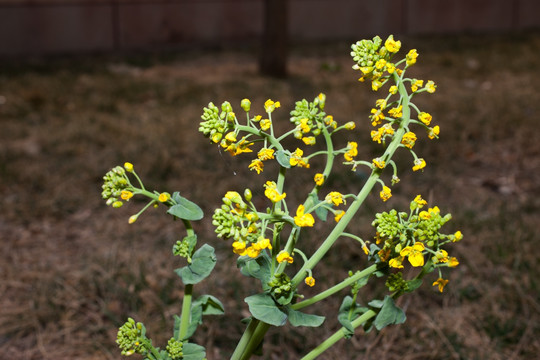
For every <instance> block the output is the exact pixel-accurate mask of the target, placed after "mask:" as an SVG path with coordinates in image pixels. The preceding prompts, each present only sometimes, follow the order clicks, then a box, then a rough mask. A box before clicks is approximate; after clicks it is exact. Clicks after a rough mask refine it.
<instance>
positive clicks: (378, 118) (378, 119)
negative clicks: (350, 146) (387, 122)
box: [369, 108, 384, 126]
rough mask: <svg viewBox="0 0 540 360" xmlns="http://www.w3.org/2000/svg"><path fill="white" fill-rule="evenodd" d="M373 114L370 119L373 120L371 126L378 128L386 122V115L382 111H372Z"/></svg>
mask: <svg viewBox="0 0 540 360" xmlns="http://www.w3.org/2000/svg"><path fill="white" fill-rule="evenodd" d="M371 114H372V115H370V116H369V117H370V118H371V125H373V126H377V125H379V124H380V123H382V121H383V120H384V114H383V112H382V110H379V109H375V108H373V109H371Z"/></svg>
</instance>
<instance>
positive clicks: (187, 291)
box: [177, 284, 193, 341]
mask: <svg viewBox="0 0 540 360" xmlns="http://www.w3.org/2000/svg"><path fill="white" fill-rule="evenodd" d="M192 296H193V284H186V286H185V288H184V300H183V302H182V314H181V317H180V332H179V333H178V339H177V340H179V341H182V340H184V339H185V338H186V334H187V332H188V328H189V323H190V322H191V299H192Z"/></svg>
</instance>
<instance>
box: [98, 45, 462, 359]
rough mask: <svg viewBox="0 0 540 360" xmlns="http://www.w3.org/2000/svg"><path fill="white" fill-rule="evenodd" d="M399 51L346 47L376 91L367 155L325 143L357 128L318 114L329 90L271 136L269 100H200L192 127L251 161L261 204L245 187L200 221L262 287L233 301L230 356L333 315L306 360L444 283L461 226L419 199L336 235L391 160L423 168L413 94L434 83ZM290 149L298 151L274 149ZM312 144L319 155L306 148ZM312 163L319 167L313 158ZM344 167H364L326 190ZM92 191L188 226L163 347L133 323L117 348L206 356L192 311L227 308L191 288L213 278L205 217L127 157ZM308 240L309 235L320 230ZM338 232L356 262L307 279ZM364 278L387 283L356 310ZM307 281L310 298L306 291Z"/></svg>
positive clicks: (422, 130)
mask: <svg viewBox="0 0 540 360" xmlns="http://www.w3.org/2000/svg"><path fill="white" fill-rule="evenodd" d="M400 50H401V42H400V41H397V40H395V39H394V38H393V36H389V37H388V38H387V39H386V40H385V41H383V40H382V39H381V38H380V37H378V36H377V37H375V38H373V39H372V40H362V41H358V42H357V43H355V44H353V45H352V47H351V56H352V60H353V68H354V69H355V70H357V71H358V72H359V74H360V81H361V82H366V83H369V84H371V89H372V90H373V91H377V92H379V93H381V94H382V95H381V97H380V98H379V99H378V100H377V101H376V102H375V104H374V106H373V108H372V109H371V112H370V114H366V119H369V121H370V122H371V125H372V126H373V130H372V131H371V133H370V137H371V141H373V142H375V143H376V144H377V146H379V147H380V152H379V154H378V156H377V157H375V158H373V159H366V158H362V157H361V155H360V154H359V151H358V143H357V142H355V141H349V142H347V143H339V141H336V136H335V135H336V134H337V133H340V132H344V131H350V130H352V129H354V128H355V123H354V122H352V121H349V122H344V123H340V122H339V120H338V119H334V117H333V116H332V115H331V114H328V113H327V112H326V102H327V98H326V96H325V94H322V93H321V94H319V95H317V96H315V97H314V99H313V100H311V101H308V100H305V99H304V100H301V101H298V102H296V105H295V107H294V109H292V111H290V115H289V116H288V118H289V119H288V121H289V122H290V127H289V130H288V131H286V132H284V133H278V132H277V130H275V127H274V125H275V124H276V123H277V122H278V121H286V120H278V119H279V118H283V110H282V108H281V104H280V102H279V101H277V100H271V99H269V100H267V101H266V102H265V103H264V105H263V106H262V107H261V109H260V112H258V111H254V109H252V104H251V101H250V100H249V99H244V100H242V101H241V103H240V104H238V105H239V106H238V108H236V109H235V108H233V105H231V104H230V103H229V102H227V101H225V102H223V103H222V104H221V105H220V106H217V105H215V104H214V103H209V104H208V105H207V106H206V107H204V109H203V114H202V117H201V118H202V121H201V122H200V125H199V131H200V132H201V133H202V135H204V136H205V137H207V138H208V139H209V142H210V143H211V144H217V145H218V146H220V147H221V148H222V149H224V151H226V152H228V153H229V154H230V155H231V156H245V157H248V158H249V160H250V163H249V165H248V167H249V169H250V170H252V171H253V172H254V173H256V174H258V176H256V178H257V179H260V181H259V182H257V183H255V184H253V186H252V188H251V189H257V192H258V193H261V194H264V202H261V201H257V202H255V201H253V194H252V191H251V189H249V188H248V189H244V190H243V191H240V192H238V191H235V190H230V191H228V192H226V193H225V194H224V195H223V198H222V204H221V206H220V207H218V208H217V209H215V211H214V213H213V215H212V219H211V222H212V225H213V226H214V228H215V234H216V236H217V237H218V238H221V239H223V240H224V241H227V242H228V243H229V244H230V251H232V252H233V253H234V254H236V255H235V256H237V267H238V270H237V271H239V272H241V273H242V274H243V275H245V276H247V277H250V278H253V279H254V280H255V281H257V282H258V283H260V287H259V292H258V293H257V294H255V295H250V296H246V297H245V299H244V301H245V307H246V309H247V310H249V313H250V314H251V315H250V317H249V319H247V322H246V328H245V332H244V333H243V335H242V336H241V337H239V339H238V343H237V346H236V349H235V351H234V353H233V354H232V355H231V359H235V360H240V359H249V358H251V356H252V355H254V354H255V353H259V354H260V352H261V349H263V350H264V348H263V347H262V344H263V343H264V337H265V334H266V332H267V331H268V329H269V328H270V327H273V326H275V327H280V326H284V325H285V324H290V325H291V326H305V327H319V326H324V324H325V318H326V317H328V316H335V317H336V318H337V319H338V321H339V323H340V325H341V327H340V328H338V329H336V331H335V333H334V334H333V335H331V336H330V337H328V338H327V339H322V341H321V342H320V344H319V345H318V346H317V347H315V348H313V349H306V354H305V355H304V356H303V358H302V359H314V358H316V357H317V356H319V355H321V354H322V353H323V352H324V351H325V350H327V349H328V348H329V347H331V346H332V345H334V344H335V343H336V342H338V341H340V340H342V339H349V338H351V337H352V336H354V335H355V329H357V328H363V329H364V330H365V331H369V330H371V329H373V330H374V331H375V330H377V331H378V330H381V329H382V328H384V327H386V326H388V325H391V324H401V323H403V322H404V321H405V319H406V316H405V312H404V310H403V309H401V308H399V306H398V305H397V304H396V301H395V300H396V299H397V298H398V297H400V296H402V295H406V294H407V293H410V292H413V291H415V290H416V289H418V288H419V287H420V286H421V285H422V284H423V282H424V280H425V279H429V280H428V283H429V284H430V285H432V286H434V287H435V288H436V289H437V290H438V291H440V292H441V293H442V292H443V291H444V288H445V286H447V283H448V280H447V275H446V274H445V273H446V271H447V268H454V267H456V266H458V264H459V261H458V260H457V259H456V257H454V256H452V255H451V252H452V251H451V245H452V243H454V242H457V241H460V240H461V239H462V238H463V235H462V233H461V232H460V231H457V232H454V233H445V232H444V230H443V226H444V225H445V224H446V223H447V222H448V221H450V220H451V215H450V214H445V213H444V212H443V211H442V210H441V209H439V208H438V207H437V206H436V205H433V204H428V203H427V201H426V200H425V198H424V197H422V195H421V194H411V197H410V198H411V201H410V205H409V206H408V208H405V209H395V210H390V211H388V212H381V213H378V214H375V216H374V219H373V220H372V227H373V231H372V233H370V234H356V233H351V232H349V231H348V229H347V228H348V225H349V224H350V223H351V222H352V221H353V220H354V219H355V218H357V217H358V216H359V210H360V209H361V207H362V205H363V204H364V202H365V200H366V198H367V197H368V195H370V194H371V193H376V194H377V195H378V196H379V197H380V201H383V202H387V201H391V198H392V188H393V187H394V186H398V185H397V184H398V182H399V181H400V180H399V177H398V175H399V171H398V169H399V167H402V166H408V167H410V168H411V169H412V170H413V171H415V172H422V171H424V169H425V168H427V164H426V161H425V160H424V159H423V158H422V156H421V155H422V154H417V153H416V151H415V144H416V142H418V141H421V140H420V139H421V138H427V141H429V140H431V139H437V138H438V136H439V133H440V127H439V125H436V124H433V123H435V121H434V119H432V116H431V115H430V114H429V112H427V111H425V110H423V109H419V108H418V107H417V106H416V105H415V104H414V103H413V100H414V98H415V97H416V96H420V95H425V94H423V93H427V94H428V95H429V94H430V93H433V92H435V91H436V88H437V87H436V85H435V83H434V82H433V81H432V80H427V79H426V80H424V79H414V78H408V77H406V73H407V70H408V69H409V68H410V67H411V66H413V65H415V64H416V62H417V59H418V53H417V51H416V50H415V49H412V50H410V51H408V52H407V53H406V54H405V56H404V57H403V56H402V57H400V56H398V53H399V52H400ZM328 100H330V99H328ZM366 121H367V120H366ZM279 128H282V126H280V127H279ZM294 139H296V140H294ZM285 140H287V141H285ZM368 140H369V138H368ZM290 143H295V144H297V145H296V146H293V147H286V146H285V145H284V144H290ZM315 144H319V146H318V148H320V147H322V148H323V150H317V151H312V150H311V149H313V148H314V147H313V145H315ZM397 151H404V152H407V153H409V154H410V157H409V159H410V160H409V161H408V163H405V164H397V163H396V162H395V161H394V159H393V158H394V154H395V153H396V152H397ZM316 158H318V159H317V160H318V161H314V159H316ZM270 162H275V163H277V165H278V166H274V167H271V168H272V169H277V171H276V173H269V172H270V171H268V170H267V166H266V165H267V164H269V163H270ZM312 164H322V166H320V167H319V166H315V165H313V166H312ZM343 164H344V165H345V166H347V167H350V169H351V170H352V171H357V169H358V168H359V167H363V168H364V169H365V170H366V171H367V172H368V174H369V176H368V177H367V178H366V179H365V180H362V183H359V184H358V186H357V191H356V192H354V193H342V192H340V191H339V189H335V188H332V187H331V186H327V179H328V178H329V177H330V176H331V174H332V172H333V171H335V169H336V165H339V166H343ZM398 165H399V166H398ZM295 172H309V173H310V177H312V179H313V180H312V181H309V182H307V183H305V184H303V188H304V190H305V192H304V194H302V195H301V196H302V199H303V200H302V201H301V202H298V201H297V200H294V199H291V198H292V197H287V176H288V175H293V176H294V173H295ZM296 195H298V194H295V197H294V198H295V199H296V198H297V196H296ZM102 196H103V198H104V199H105V200H106V202H107V205H110V206H112V207H113V208H118V207H121V206H123V205H124V204H125V203H127V202H129V200H130V199H131V198H132V197H135V196H138V197H143V198H146V199H147V200H148V202H147V204H146V206H144V207H143V208H142V209H141V210H140V211H138V212H137V213H136V214H134V215H133V216H131V217H130V218H129V223H135V222H136V221H138V219H139V218H140V217H141V215H142V213H143V212H144V211H146V210H147V209H148V208H150V207H152V206H159V207H161V208H165V209H166V213H167V214H169V215H171V216H172V217H174V218H177V219H179V220H181V221H182V223H183V224H184V226H185V234H184V236H183V239H182V240H179V241H177V242H176V243H175V244H173V245H172V252H173V254H174V255H175V256H178V257H180V258H183V259H184V260H183V261H184V263H185V266H183V267H181V268H179V269H177V270H175V272H176V274H177V275H178V276H179V277H180V278H181V280H182V282H183V284H184V289H183V291H184V296H183V299H182V306H181V310H180V314H179V315H175V317H174V320H175V323H174V329H172V336H171V338H170V340H169V341H168V343H167V344H163V345H161V347H158V346H156V345H154V344H153V342H152V340H151V339H150V337H149V336H148V334H147V332H146V328H145V326H144V324H143V323H142V322H138V321H136V320H134V319H132V318H130V319H128V320H127V322H126V323H125V324H124V325H122V327H120V329H119V331H118V337H117V344H118V346H119V348H120V351H121V353H122V355H125V356H129V355H132V354H139V355H142V357H143V358H145V359H152V360H157V359H162V360H165V359H173V360H177V359H186V360H202V359H205V358H206V352H205V349H204V347H203V346H201V345H199V344H196V343H195V342H193V341H192V336H193V334H194V333H195V332H196V330H197V327H198V325H200V324H201V323H202V322H203V318H204V319H205V321H207V320H206V317H205V316H206V315H220V314H223V313H224V312H225V311H226V309H224V306H223V304H222V302H221V301H220V300H219V299H217V298H216V297H214V296H212V295H199V296H197V297H195V296H194V295H195V291H194V286H195V285H196V284H198V283H199V282H201V281H203V280H204V279H206V278H207V277H209V276H212V275H213V273H212V272H213V270H214V267H215V265H216V261H217V260H218V259H217V257H216V253H215V250H214V248H213V247H212V246H211V245H209V243H211V242H212V241H215V239H208V240H207V241H205V242H203V241H201V239H199V238H198V237H197V234H196V233H195V231H194V229H193V227H192V222H194V221H200V220H203V218H204V214H203V212H202V210H201V208H200V207H199V206H198V205H197V204H195V203H194V202H192V201H191V200H188V199H187V198H185V197H183V196H181V195H180V193H179V192H172V193H169V192H162V191H155V190H148V189H146V187H145V186H144V183H143V181H142V180H141V178H140V177H139V176H138V174H137V172H136V170H135V167H134V165H133V164H131V163H128V162H126V163H125V164H124V165H123V166H116V167H115V168H113V169H112V170H110V171H109V172H108V173H107V174H106V175H105V177H104V185H103V192H102ZM261 204H264V205H261ZM208 221H210V220H208ZM319 222H320V223H325V225H324V226H326V227H327V228H328V232H327V235H324V238H322V239H318V240H319V241H318V242H317V243H319V244H320V245H319V246H318V247H317V248H315V249H313V246H314V245H313V242H312V241H309V243H306V240H305V238H304V237H301V236H300V235H301V234H302V233H304V232H309V231H310V230H312V229H313V228H314V226H315V224H317V223H319ZM317 226H319V224H317ZM313 236H320V232H319V233H318V234H314V235H313ZM340 238H350V239H352V240H353V241H355V242H356V243H357V245H358V246H359V249H361V250H362V253H363V254H365V257H366V262H365V263H366V264H367V266H365V267H363V268H352V269H346V270H348V275H347V276H346V277H345V278H343V279H342V280H341V281H339V282H337V283H333V284H327V283H324V282H323V281H318V279H317V265H318V264H319V263H320V262H324V261H325V256H326V255H327V254H328V253H329V252H330V251H332V250H333V248H334V245H335V243H336V241H337V240H338V239H340ZM291 264H295V266H294V267H293V266H291ZM293 269H294V270H293ZM405 274H406V275H405ZM432 274H434V275H432ZM370 281H373V282H381V283H383V284H385V286H386V288H387V291H386V295H385V296H383V297H381V298H373V299H371V300H370V301H369V302H367V303H363V304H360V303H358V299H359V297H358V294H359V293H360V292H361V291H362V288H363V287H364V286H365V285H366V284H367V283H368V282H370ZM306 287H312V288H314V289H317V290H319V292H318V293H316V295H314V296H310V297H306V296H305V295H304V294H303V290H304V289H306ZM344 289H349V295H347V296H345V297H344V298H343V299H342V302H341V307H340V308H339V311H338V312H337V313H336V314H324V316H323V315H322V314H317V310H316V306H315V307H314V310H313V311H310V313H306V312H305V311H304V309H305V308H307V307H310V306H314V305H316V304H317V303H318V302H320V301H322V300H324V299H326V298H328V297H331V296H339V293H340V292H341V291H342V290H344Z"/></svg>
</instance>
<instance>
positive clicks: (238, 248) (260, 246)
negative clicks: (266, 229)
mask: <svg viewBox="0 0 540 360" xmlns="http://www.w3.org/2000/svg"><path fill="white" fill-rule="evenodd" d="M232 247H233V252H234V253H235V254H238V255H240V256H246V255H247V256H249V257H250V258H256V257H257V256H259V254H260V253H261V251H263V250H264V249H269V250H271V249H272V244H271V243H270V239H266V238H260V239H259V240H258V241H257V242H255V243H252V244H251V245H249V246H247V244H246V242H244V241H235V242H233V244H232Z"/></svg>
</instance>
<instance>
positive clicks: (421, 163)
mask: <svg viewBox="0 0 540 360" xmlns="http://www.w3.org/2000/svg"><path fill="white" fill-rule="evenodd" d="M425 167H426V161H425V160H424V159H416V160H415V161H414V166H413V168H412V169H413V171H418V170H421V169H423V168H425Z"/></svg>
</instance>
